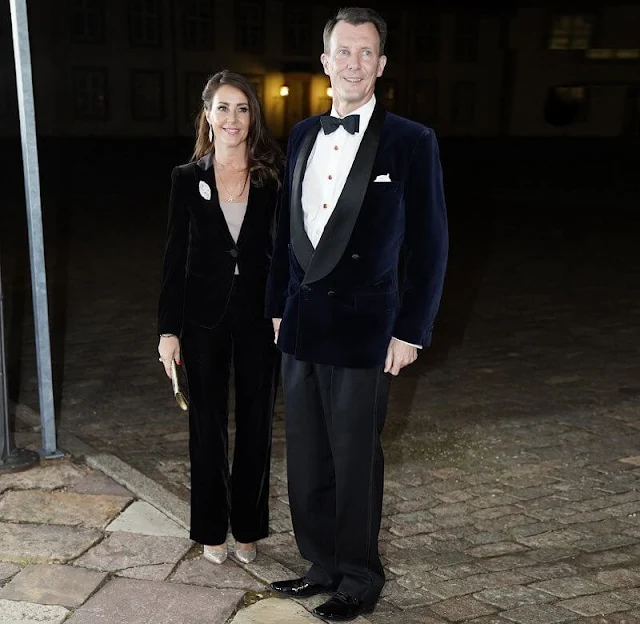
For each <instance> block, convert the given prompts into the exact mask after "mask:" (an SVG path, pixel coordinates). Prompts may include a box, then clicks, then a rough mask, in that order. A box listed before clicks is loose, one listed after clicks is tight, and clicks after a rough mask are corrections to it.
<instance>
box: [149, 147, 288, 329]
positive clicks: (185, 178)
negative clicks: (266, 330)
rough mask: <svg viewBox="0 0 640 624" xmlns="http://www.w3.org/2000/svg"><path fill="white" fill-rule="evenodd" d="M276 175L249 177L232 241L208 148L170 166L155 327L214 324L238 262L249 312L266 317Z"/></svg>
mask: <svg viewBox="0 0 640 624" xmlns="http://www.w3.org/2000/svg"><path fill="white" fill-rule="evenodd" d="M277 196H278V189H277V185H276V183H275V182H273V183H270V184H269V185H268V186H264V187H258V186H255V185H254V184H251V186H250V189H249V199H248V203H247V212H246V215H245V218H244V221H243V223H242V228H241V229H240V234H239V236H238V242H237V243H235V242H234V240H233V237H232V236H231V234H230V232H229V228H228V226H227V222H226V220H225V218H224V214H223V212H222V209H221V208H220V202H219V201H218V194H217V191H216V183H215V175H214V171H213V155H212V153H209V154H207V155H206V156H204V157H203V158H201V159H200V160H198V161H197V162H191V163H188V164H186V165H181V166H179V167H175V168H174V170H173V172H172V175H171V195H170V200H169V221H168V227H167V242H166V247H165V253H164V267H163V279H162V288H161V292H160V298H159V305H158V333H159V334H164V333H171V334H176V335H177V336H179V335H181V334H182V328H183V326H184V323H185V321H189V322H191V323H195V324H197V325H199V326H201V327H205V328H211V327H215V326H216V325H217V324H218V323H219V322H220V320H221V318H222V316H223V314H224V312H225V310H226V306H227V302H228V300H229V294H230V291H231V286H232V282H233V277H234V271H235V266H236V263H237V264H238V268H239V271H240V275H241V276H242V282H243V285H244V290H245V294H246V298H247V303H248V306H249V308H250V312H251V313H252V315H253V316H254V317H255V318H256V319H264V298H265V287H266V281H267V275H268V272H269V264H270V262H271V256H272V251H273V242H274V235H275V222H276V205H277Z"/></svg>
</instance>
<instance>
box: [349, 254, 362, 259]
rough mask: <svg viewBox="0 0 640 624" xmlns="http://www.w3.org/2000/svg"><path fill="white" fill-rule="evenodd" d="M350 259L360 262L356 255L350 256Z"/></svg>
mask: <svg viewBox="0 0 640 624" xmlns="http://www.w3.org/2000/svg"><path fill="white" fill-rule="evenodd" d="M351 259H352V260H360V256H359V255H358V254H352V255H351Z"/></svg>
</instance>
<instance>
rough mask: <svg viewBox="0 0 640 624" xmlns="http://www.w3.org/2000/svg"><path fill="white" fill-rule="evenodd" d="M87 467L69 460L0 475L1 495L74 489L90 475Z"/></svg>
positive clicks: (48, 462) (37, 465) (41, 464)
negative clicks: (34, 490)
mask: <svg viewBox="0 0 640 624" xmlns="http://www.w3.org/2000/svg"><path fill="white" fill-rule="evenodd" d="M88 470H89V469H88V468H87V467H86V466H78V465H76V464H74V463H72V462H71V461H69V460H68V459H59V460H56V461H55V462H50V461H47V463H39V464H36V465H35V466H33V467H31V468H29V469H28V470H25V471H22V472H15V473H9V474H0V494H1V493H2V492H4V491H5V490H9V489H15V490H28V489H36V488H37V489H39V490H55V489H58V488H63V487H72V486H74V485H76V484H77V483H79V482H80V481H81V480H82V479H83V478H85V476H86V475H87V473H88Z"/></svg>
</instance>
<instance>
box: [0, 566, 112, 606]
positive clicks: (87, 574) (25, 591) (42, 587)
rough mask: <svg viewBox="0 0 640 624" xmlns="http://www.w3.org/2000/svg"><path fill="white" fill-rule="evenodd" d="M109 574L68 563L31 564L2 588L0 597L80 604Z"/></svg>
mask: <svg viewBox="0 0 640 624" xmlns="http://www.w3.org/2000/svg"><path fill="white" fill-rule="evenodd" d="M106 576H107V575H106V574H102V573H99V572H93V571H91V570H85V569H82V568H74V567H73V566H69V565H50V564H49V565H47V564H42V565H29V566H27V567H25V568H24V569H23V570H22V571H21V572H20V574H18V575H17V576H16V577H15V578H14V579H13V580H12V581H11V582H10V583H9V584H8V585H6V586H5V587H4V588H2V589H0V598H5V599H7V600H20V601H24V602H35V603H38V604H48V605H59V606H62V607H67V608H73V607H79V606H80V605H81V604H82V603H83V602H85V600H87V598H88V597H89V596H90V595H91V594H92V593H93V592H94V591H95V590H96V588H97V587H98V585H100V583H102V581H103V580H104V579H105V578H106Z"/></svg>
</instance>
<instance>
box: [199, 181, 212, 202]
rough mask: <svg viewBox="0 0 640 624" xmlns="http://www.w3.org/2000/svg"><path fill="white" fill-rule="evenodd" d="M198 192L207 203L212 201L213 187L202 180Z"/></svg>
mask: <svg viewBox="0 0 640 624" xmlns="http://www.w3.org/2000/svg"><path fill="white" fill-rule="evenodd" d="M198 190H199V191H200V195H202V197H204V198H205V199H206V200H207V201H209V200H210V199H211V187H210V186H209V185H208V184H207V183H206V182H205V181H204V180H200V184H199V185H198Z"/></svg>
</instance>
